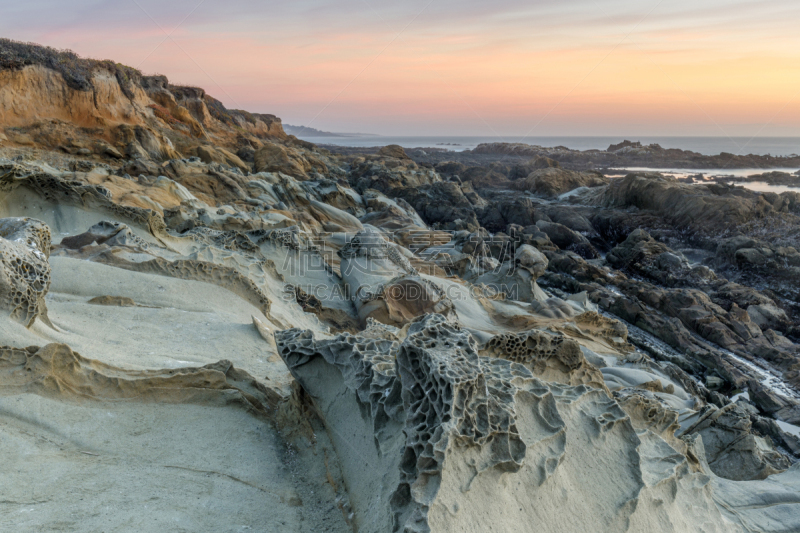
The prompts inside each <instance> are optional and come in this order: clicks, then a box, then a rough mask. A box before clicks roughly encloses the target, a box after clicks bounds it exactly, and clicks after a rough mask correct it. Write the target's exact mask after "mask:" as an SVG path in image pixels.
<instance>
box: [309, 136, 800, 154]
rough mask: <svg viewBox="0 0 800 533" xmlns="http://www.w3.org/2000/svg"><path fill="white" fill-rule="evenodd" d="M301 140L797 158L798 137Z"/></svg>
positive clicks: (458, 148)
mask: <svg viewBox="0 0 800 533" xmlns="http://www.w3.org/2000/svg"><path fill="white" fill-rule="evenodd" d="M300 138H301V139H304V140H306V141H310V142H313V143H315V144H334V145H338V146H362V147H372V146H386V145H387V144H399V145H400V146H402V147H403V148H444V149H447V150H452V151H454V152H461V151H464V150H472V149H473V148H475V147H476V146H478V145H479V144H481V143H491V142H510V143H516V142H523V143H525V144H535V145H539V146H545V147H553V146H566V147H567V148H573V149H575V150H592V149H595V150H605V149H607V148H608V147H609V145H611V144H617V143H619V142H622V141H623V140H625V139H628V140H630V141H640V142H641V143H642V144H652V143H657V144H660V145H661V146H662V147H664V148H680V149H683V150H692V151H694V152H699V153H701V154H704V155H717V154H719V153H721V152H729V153H732V154H756V155H767V154H771V155H796V154H800V137H755V138H749V137H639V136H636V135H632V136H627V137H626V136H616V137H526V138H521V137H512V136H509V137H457V136H456V137H429V136H410V137H397V136H388V135H387V136H384V135H368V136H352V137H308V136H301V137H300Z"/></svg>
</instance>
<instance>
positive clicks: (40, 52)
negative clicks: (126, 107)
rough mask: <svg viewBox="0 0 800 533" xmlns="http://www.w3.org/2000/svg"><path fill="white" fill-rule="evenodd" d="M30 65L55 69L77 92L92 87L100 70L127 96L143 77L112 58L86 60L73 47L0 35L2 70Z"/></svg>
mask: <svg viewBox="0 0 800 533" xmlns="http://www.w3.org/2000/svg"><path fill="white" fill-rule="evenodd" d="M28 65H41V66H43V67H47V68H49V69H52V70H55V71H56V72H58V73H60V74H61V76H63V78H64V81H65V82H66V83H67V85H68V86H69V87H72V88H73V89H75V90H78V91H90V90H92V88H93V86H92V77H93V75H94V73H95V72H96V71H98V70H106V71H108V72H110V73H111V74H113V75H114V76H115V77H116V78H117V81H118V82H119V85H120V87H121V88H122V91H123V92H124V93H125V95H126V96H128V97H132V96H133V92H132V90H133V87H134V86H136V85H139V84H140V82H141V79H142V73H141V72H140V71H139V70H137V69H135V68H132V67H129V66H126V65H122V64H120V63H115V62H114V61H111V60H109V59H105V60H98V59H87V58H83V57H80V56H79V55H78V54H76V53H75V52H73V51H72V50H58V49H56V48H51V47H49V46H41V45H38V44H34V43H22V42H18V41H12V40H11V39H2V38H0V70H16V69H21V68H23V67H26V66H28Z"/></svg>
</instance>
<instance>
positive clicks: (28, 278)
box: [0, 218, 50, 326]
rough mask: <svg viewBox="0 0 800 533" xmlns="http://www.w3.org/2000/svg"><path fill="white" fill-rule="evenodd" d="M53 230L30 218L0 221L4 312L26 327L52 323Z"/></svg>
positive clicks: (0, 297)
mask: <svg viewBox="0 0 800 533" xmlns="http://www.w3.org/2000/svg"><path fill="white" fill-rule="evenodd" d="M49 256H50V228H48V227H47V225H45V224H44V223H43V222H40V221H38V220H33V219H29V218H3V219H0V309H2V311H3V313H5V314H7V315H8V316H9V317H10V318H11V319H12V320H16V321H18V322H21V323H22V324H24V325H25V326H31V325H33V322H34V321H35V320H36V319H37V318H41V319H42V320H44V321H45V322H49V320H48V318H47V306H46V304H45V301H44V299H45V296H46V295H47V291H48V290H49V288H50V265H49V264H48V262H47V258H48V257H49Z"/></svg>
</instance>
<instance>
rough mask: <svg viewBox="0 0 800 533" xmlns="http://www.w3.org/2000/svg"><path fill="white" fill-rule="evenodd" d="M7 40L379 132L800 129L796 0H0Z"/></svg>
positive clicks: (287, 116) (326, 125) (289, 117)
mask: <svg viewBox="0 0 800 533" xmlns="http://www.w3.org/2000/svg"><path fill="white" fill-rule="evenodd" d="M0 9H1V11H0V12H1V13H2V19H0V36H3V37H8V38H11V39H15V40H20V41H29V42H36V43H39V44H44V45H48V46H53V47H56V48H68V49H71V50H73V51H75V52H77V53H78V54H80V55H82V56H86V57H93V58H96V59H113V60H114V61H116V62H119V63H124V64H127V65H130V66H133V67H137V68H139V69H140V70H142V71H143V72H144V73H146V74H155V73H158V74H165V75H167V76H168V77H169V79H170V81H171V82H172V83H175V84H186V85H194V86H199V87H203V88H204V89H206V91H207V92H208V93H209V94H211V95H212V96H214V97H215V98H218V99H219V100H221V101H222V102H223V103H224V104H225V105H226V106H228V107H230V108H238V109H246V110H249V111H253V112H261V113H272V114H275V115H278V116H279V117H281V118H282V119H283V121H284V123H288V124H294V125H306V126H311V127H314V128H317V129H322V130H326V131H339V132H367V133H377V134H384V135H474V136H515V137H519V138H520V139H522V138H524V137H535V136H554V135H576V136H591V135H601V136H605V135H624V136H635V135H641V136H654V135H677V136H731V137H752V136H800V32H798V31H797V28H798V26H799V25H800V24H799V23H800V2H798V1H797V0H758V1H742V0H691V1H689V0H660V1H659V0H559V1H552V0H551V1H543V0H458V1H455V0H405V1H402V2H398V1H397V0H393V1H389V0H346V1H336V2H334V1H321V0H282V1H281V2H275V1H272V0H228V1H226V2H220V1H219V0H170V1H165V0H70V1H69V2H64V1H63V0H27V1H26V2H19V1H14V2H12V1H10V0H0Z"/></svg>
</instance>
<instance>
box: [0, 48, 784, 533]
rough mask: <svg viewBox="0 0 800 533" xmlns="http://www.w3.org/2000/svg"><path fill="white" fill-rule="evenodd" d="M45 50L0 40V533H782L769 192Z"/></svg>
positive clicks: (774, 234) (640, 156) (775, 262)
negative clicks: (261, 110)
mask: <svg viewBox="0 0 800 533" xmlns="http://www.w3.org/2000/svg"><path fill="white" fill-rule="evenodd" d="M26 46H32V45H26ZM26 50H27V51H26ZM23 52H25V54H23ZM33 52H35V53H33ZM59 53H61V52H57V51H52V50H48V49H42V50H39V49H34V50H33V51H31V50H30V49H26V48H24V47H23V48H20V47H18V46H16V45H14V46H11V45H8V43H4V42H0V128H1V131H0V143H1V144H0V253H2V255H0V314H2V316H0V346H2V348H0V385H1V386H0V391H2V394H0V410H2V413H3V420H4V422H3V425H2V426H0V433H2V437H3V438H1V439H0V449H2V450H3V451H4V452H5V454H6V457H7V458H8V459H9V460H8V461H6V462H5V463H4V464H5V466H4V467H3V468H2V469H0V472H2V475H3V476H4V478H5V479H6V480H7V482H6V483H5V484H4V489H3V490H4V494H3V496H2V497H0V500H1V501H0V508H2V509H3V511H4V512H3V513H1V514H2V516H1V517H0V527H2V528H3V529H7V530H14V531H43V530H55V529H59V530H63V531H85V530H93V529H98V528H101V527H102V528H109V529H113V528H125V529H135V530H137V531H163V530H164V524H165V523H169V524H178V525H177V526H176V527H177V528H182V529H185V530H192V531H227V530H240V529H252V530H256V531H298V532H299V531H330V532H345V531H359V532H362V533H363V532H376V533H377V532H384V531H404V532H451V531H452V532H455V531H459V532H460V531H474V532H479V531H480V532H483V531H489V530H492V529H494V530H503V531H506V530H508V531H511V530H514V529H519V528H523V529H525V528H529V529H535V530H537V531H539V530H541V531H547V532H553V533H562V532H563V533H568V532H573V531H580V530H590V531H604V532H609V533H611V532H619V531H645V530H647V531H654V532H660V531H663V532H675V531H681V532H684V531H698V532H699V531H704V532H710V531H717V532H731V531H734V532H736V531H741V532H745V531H754V530H758V531H775V532H778V531H781V532H785V531H796V530H800V498H799V497H798V494H800V344H799V343H800V252H799V251H798V250H800V194H798V193H795V192H784V193H781V194H776V193H760V192H756V191H751V190H747V189H743V188H741V187H732V186H730V185H726V184H722V183H700V184H688V183H684V182H682V181H679V180H676V179H674V178H671V177H668V176H664V175H661V174H654V173H629V174H628V175H626V176H625V177H622V178H613V179H612V178H609V177H607V176H605V175H604V174H603V173H602V172H598V171H597V170H596V168H595V167H597V166H598V165H603V166H613V165H619V164H620V163H619V161H620V160H624V161H625V163H624V164H625V165H638V164H639V162H641V161H645V160H647V161H650V163H648V165H652V164H655V163H653V161H662V160H666V159H669V160H670V161H673V163H671V164H670V166H675V164H676V163H675V162H676V161H678V162H679V161H686V164H687V165H688V164H689V162H690V161H691V165H692V167H691V168H707V167H705V166H698V160H695V159H692V158H693V157H695V156H694V155H692V153H690V152H684V153H681V154H676V153H672V152H671V151H663V150H662V151H660V150H658V149H657V148H654V147H641V146H636V145H635V144H634V143H623V144H622V145H619V146H617V147H610V148H615V149H613V150H609V151H606V152H597V153H595V152H591V153H589V152H578V151H572V150H567V149H560V148H559V149H540V148H539V147H527V148H526V147H520V146H513V145H502V146H501V145H492V146H483V147H480V148H479V149H476V150H475V151H473V152H470V153H459V154H458V155H456V154H455V153H453V152H448V151H445V150H404V149H402V148H401V147H399V146H386V147H380V148H379V149H375V150H361V149H347V150H336V149H334V148H325V147H318V146H315V145H312V144H310V143H306V142H304V141H301V140H298V139H297V138H295V137H292V136H289V135H286V134H285V133H284V132H283V130H282V127H281V122H280V119H278V118H277V117H273V116H271V115H258V114H250V113H247V112H246V111H241V110H227V109H226V108H225V107H224V106H222V104H221V103H219V101H217V100H215V99H213V98H211V97H210V96H208V95H207V94H206V93H205V91H203V90H202V89H197V88H186V87H178V86H174V85H172V84H170V83H169V81H168V80H167V78H166V77H163V76H150V77H148V76H141V75H140V74H137V73H136V72H134V71H132V70H128V69H127V67H126V68H122V67H121V66H117V67H114V68H112V67H111V66H110V65H108V64H105V63H104V62H81V61H78V60H79V58H72V57H71V56H63V55H62V56H59V55H58V54H59ZM9 57H10V58H12V59H13V58H16V59H15V60H14V61H11V60H10V59H9ZM52 57H60V58H62V60H63V61H62V62H61V63H58V64H59V65H61V66H60V67H58V68H53V66H52V65H51V64H49V63H48V61H49V59H48V58H52ZM23 59H24V61H23ZM67 60H69V61H67ZM48 65H49V66H48ZM59 69H60V70H59ZM65 69H67V70H65ZM76 73H77V74H76ZM78 74H80V76H78ZM76 76H77V77H76ZM662 152H666V153H662ZM703 157H705V156H703ZM659 158H661V159H659ZM726 158H727V159H730V158H728V156H726V155H724V154H723V155H721V156H719V157H718V158H708V159H705V160H703V161H705V163H704V164H708V165H712V163H713V164H714V165H715V166H717V165H719V164H720V163H724V161H723V159H725V160H727V159H726ZM784 159H785V158H784ZM612 160H613V162H611V161H612ZM754 162H760V163H763V164H764V165H767V164H768V165H769V166H775V165H774V163H775V161H773V160H772V159H760V160H758V161H755V160H754V159H752V158H750V159H747V158H744V159H736V158H734V159H733V160H732V161H730V163H732V164H737V165H746V166H747V167H748V168H749V167H751V166H753V164H754ZM791 162H792V163H794V160H792V161H791ZM783 163H787V164H788V161H783ZM797 163H798V164H800V161H798V162H797ZM756 166H758V165H756ZM779 166H780V165H779ZM761 179H764V180H767V179H772V180H773V181H775V182H776V183H777V182H778V181H781V180H788V179H791V177H790V178H786V177H784V176H777V175H773V176H771V177H770V176H768V177H763V176H762V177H761ZM119 494H124V498H122V497H120V496H118V495H119ZM76 495H78V496H76ZM145 506H146V508H147V509H149V512H147V513H143V512H141V510H142V509H144V508H145ZM109 508H113V509H114V512H109V511H108V509H109ZM29 510H31V511H29ZM565 510H569V512H566V511H565ZM23 511H25V512H23Z"/></svg>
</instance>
